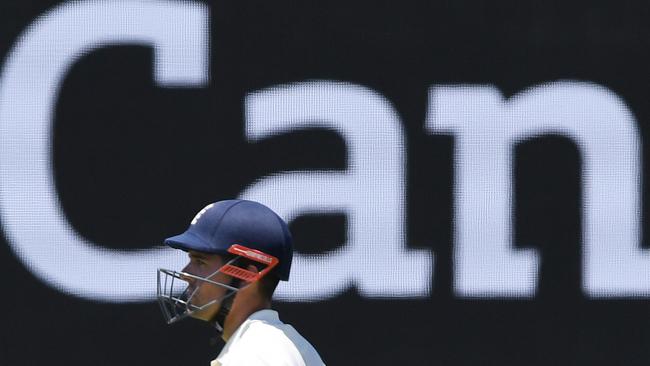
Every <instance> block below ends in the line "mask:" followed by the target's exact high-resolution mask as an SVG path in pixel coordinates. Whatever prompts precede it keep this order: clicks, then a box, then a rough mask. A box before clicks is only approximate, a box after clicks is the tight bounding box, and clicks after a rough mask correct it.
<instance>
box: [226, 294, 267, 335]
mask: <svg viewBox="0 0 650 366" xmlns="http://www.w3.org/2000/svg"><path fill="white" fill-rule="evenodd" d="M258 300H259V301H251V299H249V300H246V301H237V299H235V303H233V307H232V309H231V310H230V313H229V314H228V316H227V317H226V320H225V321H224V326H223V333H222V334H221V338H223V340H224V341H226V342H228V340H229V339H230V337H232V335H233V334H234V333H235V331H237V328H239V326H240V325H242V323H244V322H245V321H246V319H248V317H249V316H251V315H252V314H253V313H255V312H258V311H260V310H264V309H270V308H271V302H270V301H268V300H263V299H258Z"/></svg>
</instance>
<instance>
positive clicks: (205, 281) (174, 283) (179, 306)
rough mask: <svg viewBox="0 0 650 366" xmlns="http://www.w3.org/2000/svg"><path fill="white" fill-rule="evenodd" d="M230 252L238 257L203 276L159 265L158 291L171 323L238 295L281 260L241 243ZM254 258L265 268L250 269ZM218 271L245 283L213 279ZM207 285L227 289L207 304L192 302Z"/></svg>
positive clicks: (166, 318) (159, 302)
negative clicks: (236, 284) (256, 270)
mask: <svg viewBox="0 0 650 366" xmlns="http://www.w3.org/2000/svg"><path fill="white" fill-rule="evenodd" d="M228 252H229V253H231V254H233V255H234V256H235V257H234V258H233V259H231V260H230V261H228V263H226V264H224V265H223V266H222V267H220V268H219V269H217V270H216V271H215V272H214V273H212V274H210V275H209V276H208V277H200V276H196V275H193V274H191V273H187V272H178V271H173V270H168V269H163V268H159V269H158V279H157V290H156V295H157V298H158V304H159V305H160V309H161V310H162V313H163V316H164V317H165V320H166V321H167V324H172V323H175V322H177V321H179V320H182V319H184V318H186V317H188V316H190V315H192V314H194V313H196V312H197V311H201V310H203V309H207V308H208V307H210V306H212V305H214V304H217V303H221V302H222V301H223V300H224V299H226V298H228V297H230V296H234V295H235V294H236V293H237V291H239V290H240V289H243V288H245V287H246V286H248V285H250V284H251V283H253V282H255V281H258V280H259V279H261V278H262V277H264V276H265V275H266V274H267V273H268V272H269V271H270V270H271V269H273V267H275V266H276V265H277V264H278V259H277V258H275V257H273V256H270V255H268V254H265V253H262V252H260V251H258V250H254V249H249V248H246V247H244V246H241V245H238V244H234V245H232V246H231V247H230V248H229V249H228ZM251 262H255V263H256V264H257V266H258V267H263V268H262V269H261V270H260V271H259V272H252V271H249V270H248V269H247V268H246V266H247V264H250V263H251ZM218 273H223V274H225V275H228V276H229V277H234V278H237V279H239V280H242V281H243V283H244V285H243V286H241V287H239V288H237V287H233V286H230V284H227V283H221V282H218V281H214V280H211V279H210V278H213V277H214V276H215V275H216V274H218ZM188 279H192V280H193V281H196V283H198V285H196V286H194V287H190V286H189V284H188V282H187V280H188ZM205 285H212V286H219V287H223V288H225V289H226V290H227V291H226V293H225V294H224V295H223V296H221V297H220V298H216V299H212V300H210V301H208V302H207V303H206V304H203V305H196V304H194V303H192V300H194V297H195V295H196V294H197V293H198V291H199V289H200V288H201V286H205Z"/></svg>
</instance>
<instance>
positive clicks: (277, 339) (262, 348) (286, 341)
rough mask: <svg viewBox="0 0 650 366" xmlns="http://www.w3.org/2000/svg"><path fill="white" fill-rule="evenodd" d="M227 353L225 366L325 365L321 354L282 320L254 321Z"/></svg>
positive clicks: (250, 321) (222, 361)
mask: <svg viewBox="0 0 650 366" xmlns="http://www.w3.org/2000/svg"><path fill="white" fill-rule="evenodd" d="M243 326H244V327H245V329H242V330H241V334H240V336H239V337H238V339H236V341H235V342H233V343H232V344H230V345H229V347H228V351H227V353H225V354H223V355H220V357H219V358H218V359H217V361H218V362H220V363H221V365H223V366H231V365H232V366H236V365H251V366H255V365H260V366H265V365H269V366H270V365H273V366H322V365H324V363H323V361H322V360H321V358H320V356H319V355H318V352H316V350H315V349H314V347H313V346H312V345H311V344H310V343H309V342H308V341H307V340H306V339H305V338H304V337H302V336H301V335H300V334H299V333H298V332H297V331H296V330H295V329H294V328H293V327H292V326H291V325H288V324H284V323H282V322H280V321H279V320H277V321H274V320H273V319H270V320H263V319H250V320H248V321H246V323H245V324H243Z"/></svg>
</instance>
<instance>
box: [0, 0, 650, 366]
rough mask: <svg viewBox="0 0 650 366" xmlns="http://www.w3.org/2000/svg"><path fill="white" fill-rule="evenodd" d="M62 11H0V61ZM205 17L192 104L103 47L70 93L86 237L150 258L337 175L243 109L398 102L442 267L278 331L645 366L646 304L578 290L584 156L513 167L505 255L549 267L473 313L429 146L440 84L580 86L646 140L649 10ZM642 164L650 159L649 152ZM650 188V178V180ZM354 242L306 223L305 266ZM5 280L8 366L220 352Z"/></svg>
mask: <svg viewBox="0 0 650 366" xmlns="http://www.w3.org/2000/svg"><path fill="white" fill-rule="evenodd" d="M55 5H57V3H54V2H41V3H35V2H25V1H21V2H19V1H14V2H3V3H2V4H0V60H5V58H6V55H7V54H8V53H9V52H10V50H11V49H12V47H14V45H15V42H16V40H17V38H18V36H19V35H20V34H21V32H22V31H23V30H24V29H25V28H26V27H27V26H28V25H29V24H30V23H32V22H33V21H34V20H35V19H36V18H37V17H38V16H39V15H40V14H43V13H44V12H46V11H48V10H49V9H51V8H52V7H54V6H55ZM207 5H208V7H209V11H210V38H211V39H210V48H211V51H210V52H211V56H210V57H211V58H210V74H211V80H210V83H209V85H208V86H207V87H205V88H160V87H158V86H156V83H155V82H154V81H153V78H152V66H151V65H152V62H153V61H152V55H153V53H152V50H151V49H150V48H147V47H142V46H116V47H107V48H102V49H98V50H96V51H94V52H92V53H90V54H88V55H87V56H85V57H83V58H81V59H80V60H79V61H78V62H77V63H76V64H74V66H73V67H72V69H71V70H70V71H69V73H68V74H67V75H66V77H65V81H64V82H63V87H62V89H61V91H60V94H59V96H58V100H57V104H56V111H55V117H54V118H55V119H54V132H53V136H54V139H53V145H52V148H53V166H54V174H55V178H56V188H57V191H58V193H59V196H60V199H61V204H62V207H63V208H64V211H65V214H66V215H67V219H68V220H69V221H70V222H71V223H72V225H73V226H74V228H75V229H76V230H77V231H78V232H79V233H80V234H81V235H83V236H84V237H86V238H88V239H89V240H91V241H92V242H95V243H101V246H103V247H106V248H109V249H111V248H112V249H133V250H135V249H146V248H151V247H153V246H155V245H158V243H160V242H161V241H162V239H163V238H165V237H166V236H170V235H172V234H176V233H178V232H180V231H182V230H184V229H185V227H186V225H187V223H188V221H189V220H190V219H191V217H192V216H193V215H194V213H195V212H196V211H198V210H199V209H200V208H201V207H203V206H204V205H205V204H206V203H208V202H212V201H216V200H220V199H226V198H231V197H237V196H238V195H239V194H240V193H241V192H242V190H243V189H244V188H245V187H247V186H248V185H250V184H251V183H253V182H255V181H256V180H257V179H259V178H260V177H263V176H267V175H269V174H272V173H277V172H283V171H295V170H315V169H318V170H331V171H336V170H344V169H345V168H346V165H347V161H346V145H345V142H344V141H343V140H342V139H341V138H340V136H338V135H337V134H336V133H334V132H332V131H322V130H314V131H303V132H294V133H290V134H286V135H282V136H278V137H275V138H271V139H267V140H264V141H262V142H259V143H248V142H247V141H246V138H245V135H244V109H243V108H244V104H243V101H244V98H245V96H246V95H247V94H248V93H251V92H255V91H257V90H260V89H263V88H267V87H270V86H275V85H279V84H285V83H290V82H300V81H305V80H333V81H345V82H349V83H354V84H358V85H363V86H365V87H367V88H370V89H373V90H375V91H377V92H378V93H380V94H381V95H383V96H384V97H385V98H387V99H388V100H389V101H390V102H391V103H393V107H394V108H395V109H396V110H397V112H398V113H399V117H400V119H401V121H402V123H403V127H404V129H405V133H406V135H405V137H406V142H405V149H406V156H407V162H406V163H407V165H406V176H405V182H406V184H407V187H406V188H407V195H406V197H404V199H405V201H406V207H407V212H406V214H407V220H406V225H407V226H406V228H405V232H406V235H407V240H406V242H407V243H408V245H409V247H410V248H427V249H429V250H432V251H433V253H434V254H435V266H434V274H433V278H432V284H431V285H432V290H431V296H430V297H429V298H425V299H408V298H406V299H383V300H382V299H368V298H364V297H362V296H360V295H359V294H357V293H356V292H355V291H354V290H350V291H347V292H345V293H344V294H342V295H341V296H337V297H335V298H333V299H329V300H325V301H319V302H278V303H277V304H276V308H277V309H278V310H279V311H280V314H281V317H282V319H283V320H285V321H286V322H288V323H291V324H293V325H294V326H295V327H296V328H297V329H298V330H299V331H300V332H301V333H303V334H304V335H305V337H306V338H307V339H309V340H310V341H311V342H312V343H313V344H314V345H315V347H316V348H317V349H318V350H319V352H320V353H321V355H322V357H323V359H324V360H325V362H326V363H327V364H329V365H396V364H409V365H477V364H482V365H500V366H506V365H513V366H514V365H647V364H648V363H649V362H650V302H649V301H648V299H647V298H626V299H592V298H588V297H586V296H585V295H584V293H583V290H582V287H581V280H582V279H581V276H582V270H581V268H582V267H581V266H582V250H581V244H580V243H581V239H582V238H581V220H580V217H581V214H582V204H581V202H580V193H581V190H582V189H583V188H582V185H581V176H580V166H581V158H580V155H579V152H578V150H577V149H576V147H575V145H574V144H573V143H572V142H571V140H568V139H566V138H564V137H562V136H556V135H549V136H544V137H541V138H538V139H535V140H534V141H530V142H527V143H523V144H519V145H518V146H517V147H516V151H515V156H516V159H515V161H514V167H515V168H514V169H515V170H514V171H515V182H516V184H515V187H514V190H515V192H514V195H515V197H516V199H515V200H514V202H515V208H514V209H515V216H514V217H515V222H514V228H515V229H514V235H515V242H516V243H527V244H526V246H527V247H530V248H536V249H537V250H538V251H539V253H540V255H541V268H540V272H539V279H538V281H539V282H538V290H537V294H536V295H535V296H534V297H532V298H521V299H517V298H481V299H467V298H459V297H458V296H456V295H454V292H453V276H452V274H453V267H452V243H453V225H452V224H453V220H452V218H453V176H454V163H453V149H454V138H453V137H452V136H449V135H447V136H444V135H433V134H429V133H427V132H426V131H425V129H424V123H425V119H426V111H427V106H428V100H427V92H428V89H429V87H430V86H432V85H436V84H449V83H453V84H459V83H460V84H480V85H483V84H488V85H493V86H496V87H497V88H499V90H500V91H501V92H502V93H503V95H504V96H505V97H506V98H507V97H508V96H511V95H513V94H515V93H517V92H520V91H522V90H523V89H526V88H528V87H531V86H534V85H538V84H542V83H546V82H553V81H557V80H564V79H571V80H578V81H589V82H592V83H596V84H600V85H603V86H605V87H607V88H608V89H610V90H611V91H613V92H614V93H616V94H617V95H618V96H619V97H620V98H622V99H623V100H624V101H625V103H626V105H627V106H628V108H629V109H630V110H631V111H632V113H633V115H634V118H635V119H636V121H637V122H638V125H639V133H640V134H641V137H642V141H644V142H645V141H648V139H647V138H646V135H647V134H648V132H647V127H648V121H650V108H649V105H650V104H649V103H648V101H649V100H650V84H649V83H648V67H649V65H650V25H649V24H650V22H649V21H648V19H650V18H649V15H650V14H649V12H648V5H647V3H646V2H642V1H637V2H634V3H625V4H618V3H614V2H605V1H596V2H593V1H592V2H584V3H580V2H573V3H565V2H562V3H555V2H535V1H525V2H522V1H506V2H482V1H454V2H426V1H421V2H403V1H401V2H397V1H396V2H386V1H360V2H349V1H325V2H318V3H311V2H292V1H263V2H249V1H219V2H209V3H208V4H207ZM179 31H180V30H179ZM2 62H4V61H2ZM646 145H647V144H646ZM642 158H643V161H648V154H647V153H646V152H645V150H644V152H643V154H642ZM644 168H645V166H644ZM643 170H644V172H643V179H644V181H648V177H647V173H646V172H648V171H650V170H648V169H643ZM0 184H3V182H0ZM643 191H644V193H645V188H644V190H643ZM646 206H647V205H645V204H644V205H643V206H642V207H643V209H642V212H640V213H639V215H641V216H642V217H643V216H645V213H646ZM347 224H348V223H347V222H346V219H345V216H343V215H325V216H309V217H302V218H300V219H297V220H295V221H294V222H293V223H292V224H291V228H292V230H293V231H294V234H295V240H296V249H297V250H298V251H301V252H305V253H320V252H325V251H328V250H332V249H334V248H336V247H337V246H340V245H341V243H343V242H344V240H345V239H346V238H345V235H346V234H345V233H346V230H345V227H346V225H347ZM644 229H645V224H644ZM644 236H645V235H644ZM644 242H647V240H644ZM43 245H47V243H43ZM644 248H650V247H649V246H648V245H647V244H644ZM0 264H1V267H0V268H2V272H3V273H4V281H2V284H0V292H1V293H3V294H4V298H3V300H2V301H1V302H0V309H2V314H3V315H2V319H3V320H2V322H0V364H2V365H16V366H21V365H36V364H50V365H89V364H91V365H96V366H103V365H106V366H108V365H112V366H117V365H120V366H121V365H160V366H162V365H170V366H171V365H206V364H208V362H209V360H211V359H213V358H214V357H215V356H216V355H217V354H218V352H219V350H220V349H221V346H222V345H223V343H222V341H221V340H220V339H219V338H218V337H217V336H216V333H215V332H214V331H213V330H212V329H210V328H209V327H207V326H205V325H203V324H200V323H198V322H194V321H186V322H183V323H180V324H177V325H174V326H167V325H165V324H164V322H163V319H162V316H161V314H160V313H159V309H158V307H157V305H156V304H155V303H154V302H144V303H139V302H134V303H113V304H110V303H105V302H100V301H91V300H84V299H79V298H76V297H71V296H69V295H65V294H63V293H60V292H58V291H57V290H55V289H52V288H50V287H48V286H47V285H45V284H44V283H42V282H41V281H39V280H38V279H37V278H36V277H34V276H33V275H32V274H31V272H30V271H29V269H28V268H27V267H25V266H24V265H23V264H22V263H21V262H20V261H18V260H17V258H16V257H15V254H14V253H13V252H12V250H11V249H10V247H9V246H8V245H6V243H5V242H4V241H3V242H2V243H0ZM80 275H82V274H80ZM83 275H87V274H83ZM151 275H152V276H154V275H155V274H154V273H152V274H151ZM115 285H116V286H118V285H119V284H117V283H116V284H115Z"/></svg>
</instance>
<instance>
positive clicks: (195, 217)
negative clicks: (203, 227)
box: [190, 203, 214, 225]
mask: <svg viewBox="0 0 650 366" xmlns="http://www.w3.org/2000/svg"><path fill="white" fill-rule="evenodd" d="M212 206H214V203H211V204H209V205H207V206H205V207H203V209H202V210H201V211H199V213H197V214H196V216H194V218H193V219H192V222H191V223H190V225H194V224H196V222H197V221H199V219H200V218H201V216H203V214H204V213H205V211H207V210H209V209H210V208H211V207H212Z"/></svg>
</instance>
